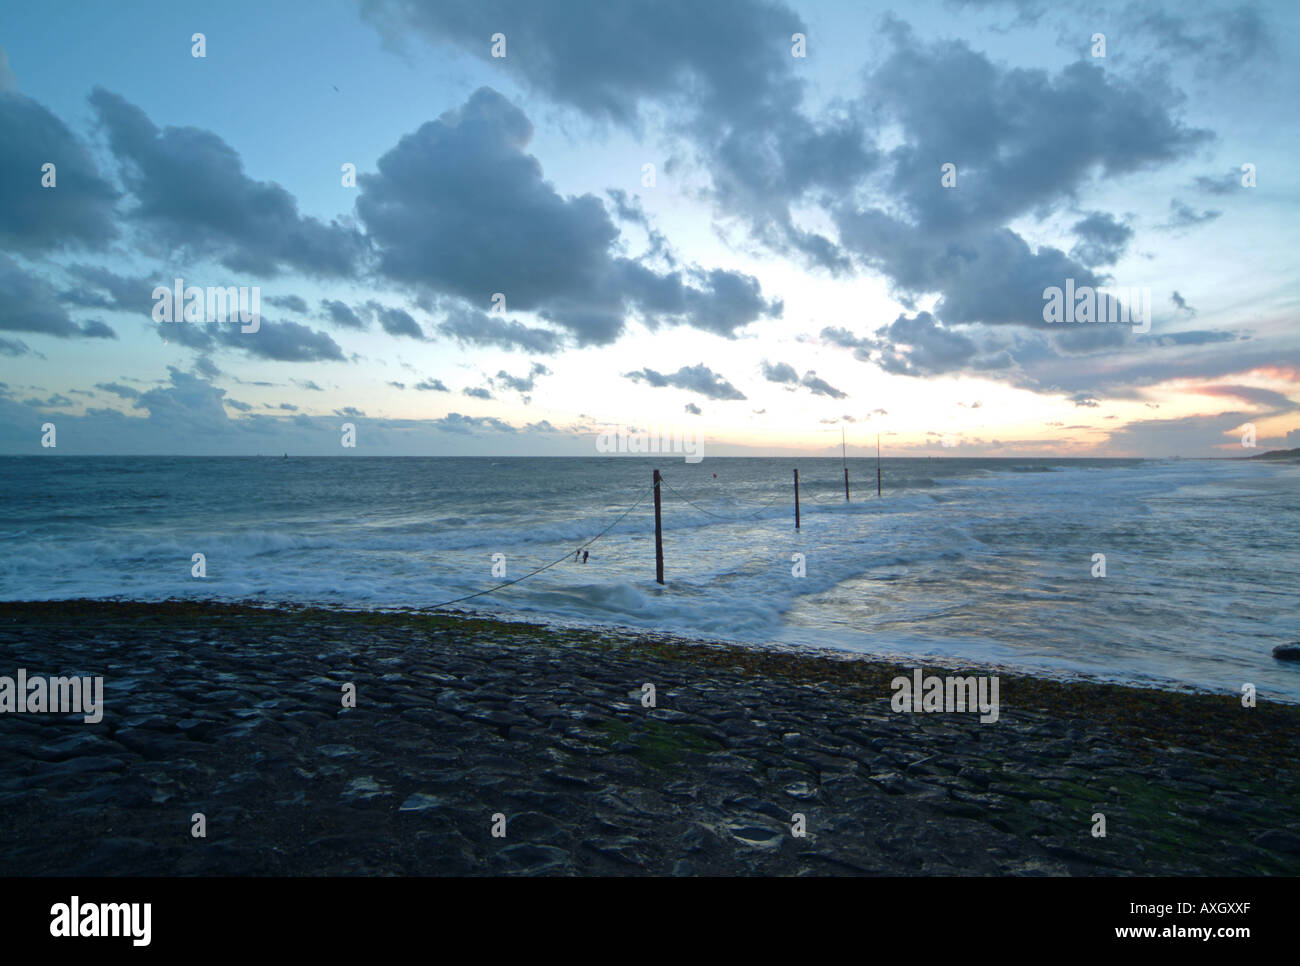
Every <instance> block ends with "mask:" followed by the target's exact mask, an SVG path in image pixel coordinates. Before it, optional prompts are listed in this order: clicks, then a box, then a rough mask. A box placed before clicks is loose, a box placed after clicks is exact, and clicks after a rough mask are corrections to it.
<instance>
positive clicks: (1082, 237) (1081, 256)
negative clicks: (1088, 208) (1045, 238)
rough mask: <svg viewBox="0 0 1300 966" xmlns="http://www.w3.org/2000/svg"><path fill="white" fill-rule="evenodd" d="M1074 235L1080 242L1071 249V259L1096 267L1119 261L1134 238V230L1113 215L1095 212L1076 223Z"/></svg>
mask: <svg viewBox="0 0 1300 966" xmlns="http://www.w3.org/2000/svg"><path fill="white" fill-rule="evenodd" d="M1074 234H1075V235H1077V236H1078V238H1079V242H1078V244H1077V245H1075V246H1074V248H1072V249H1070V257H1071V258H1076V259H1078V260H1079V261H1080V262H1081V263H1082V264H1084V265H1088V266H1089V267H1094V266H1097V265H1113V264H1115V262H1117V261H1119V259H1120V256H1122V255H1123V254H1124V250H1125V249H1126V248H1127V247H1128V243H1129V241H1130V240H1131V239H1132V237H1133V229H1132V228H1130V227H1129V226H1128V225H1126V224H1124V223H1123V222H1122V221H1118V220H1117V219H1116V218H1115V217H1114V216H1112V215H1109V214H1106V213H1105V212H1102V211H1094V212H1092V213H1091V214H1089V215H1088V216H1087V217H1086V218H1084V219H1083V220H1081V221H1077V222H1075V224H1074Z"/></svg>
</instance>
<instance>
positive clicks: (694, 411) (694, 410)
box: [685, 403, 701, 416]
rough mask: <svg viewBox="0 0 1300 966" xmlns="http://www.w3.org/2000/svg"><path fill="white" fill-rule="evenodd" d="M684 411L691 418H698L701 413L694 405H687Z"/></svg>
mask: <svg viewBox="0 0 1300 966" xmlns="http://www.w3.org/2000/svg"><path fill="white" fill-rule="evenodd" d="M685 411H686V412H688V413H690V414H691V415H692V416H698V415H700V413H701V410H700V407H699V406H697V405H695V403H687V404H686V408H685Z"/></svg>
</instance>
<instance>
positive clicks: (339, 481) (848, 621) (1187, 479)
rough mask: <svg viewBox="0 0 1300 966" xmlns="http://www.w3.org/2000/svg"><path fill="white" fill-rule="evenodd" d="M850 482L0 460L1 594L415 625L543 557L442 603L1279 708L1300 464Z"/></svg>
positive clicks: (603, 472) (391, 465)
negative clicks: (169, 602)
mask: <svg viewBox="0 0 1300 966" xmlns="http://www.w3.org/2000/svg"><path fill="white" fill-rule="evenodd" d="M655 467H658V468H660V469H661V470H662V471H663V475H664V480H665V483H664V486H663V488H662V504H663V528H664V537H663V543H664V561H665V566H664V569H665V577H666V581H667V582H666V584H665V585H664V586H659V585H658V584H657V583H656V582H655V579H654V577H655V554H654V511H653V498H652V495H651V476H652V469H653V468H655ZM795 467H798V469H799V476H800V496H801V528H800V529H799V530H798V531H796V530H795V528H794V507H793V502H794V501H793V473H792V470H793V469H794V468H795ZM848 468H849V474H850V481H851V495H852V500H851V502H846V501H845V499H844V479H843V469H842V466H841V464H840V462H839V461H838V460H825V459H799V460H793V459H705V460H704V461H703V462H700V463H696V464H690V463H686V462H685V461H684V460H683V459H682V457H680V456H677V457H665V456H660V457H657V458H654V459H647V458H640V457H593V458H573V459H506V458H501V459H453V458H429V459H423V458H412V459H402V458H393V459H385V458H365V457H334V458H324V457H322V458H309V457H304V458H289V459H279V458H247V459H240V458H201V457H176V458H166V457H157V458H154V457H58V456H47V455H41V456H30V457H4V458H0V599H6V600H50V599H62V598H72V597H95V598H124V599H133V600H159V599H164V598H168V597H191V598H215V599H230V600H251V601H254V602H261V603H267V604H270V603H281V602H290V603H308V604H317V605H325V606H331V607H347V608H357V607H361V608H392V607H398V608H427V607H431V606H434V605H437V604H440V603H443V602H444V601H449V600H452V599H454V598H458V597H462V596H464V595H467V594H474V593H477V592H479V591H482V590H485V589H488V588H491V587H494V586H496V585H498V584H501V583H503V582H504V581H505V580H514V579H515V578H518V577H521V576H523V575H525V574H527V573H529V572H530V571H533V570H534V569H536V568H539V567H543V566H544V565H547V564H550V563H552V562H554V561H556V560H560V562H559V563H558V564H556V565H555V566H552V567H550V568H549V569H546V570H543V571H541V572H540V573H537V574H535V575H533V576H530V577H528V578H527V579H524V580H521V581H519V582H518V583H515V584H512V585H511V586H508V587H504V588H502V589H500V590H497V591H495V592H492V593H489V594H486V595H483V596H479V597H475V598H473V599H470V600H466V601H463V602H460V603H458V604H456V605H455V606H456V607H457V608H459V609H463V610H473V611H475V612H478V613H481V614H485V615H495V616H501V617H505V618H516V619H517V618H532V619H539V618H540V619H546V620H550V621H557V622H564V623H577V624H584V625H594V626H622V627H632V628H639V629H649V630H657V631H666V632H673V633H679V634H683V635H688V636H693V637H700V638H709V639H725V640H731V641H741V642H751V643H769V642H778V643H785V644H791V645H796V646H799V645H803V646H817V647H828V648H836V649H844V650H850V651H857V652H862V653H867V654H873V655H881V656H891V657H899V658H904V659H907V660H909V661H919V660H924V659H926V658H941V659H944V658H946V659H949V660H951V661H962V662H968V663H977V664H988V665H993V666H1003V667H1009V668H1013V669H1022V670H1034V671H1040V672H1047V673H1049V674H1055V675H1086V676H1089V677H1094V678H1103V679H1108V680H1120V681H1130V682H1140V683H1148V684H1157V685H1165V686H1186V687H1194V688H1199V689H1210V690H1217V691H1229V692H1233V693H1240V689H1241V686H1242V684H1244V683H1246V682H1249V683H1252V684H1254V685H1255V686H1256V687H1257V688H1258V689H1259V693H1260V694H1261V695H1262V696H1271V697H1274V698H1280V699H1283V700H1287V701H1292V702H1300V667H1296V666H1294V665H1290V666H1289V665H1286V664H1283V663H1281V662H1278V661H1276V660H1274V659H1273V658H1272V656H1271V651H1272V649H1273V647H1274V646H1275V645H1277V644H1280V643H1284V642H1291V641H1296V640H1300V621H1298V620H1297V617H1298V616H1300V551H1297V533H1300V466H1297V465H1296V464H1294V463H1290V464H1287V463H1271V462H1263V461H1260V460H1253V461H1244V460H1236V461H1232V460H1221V461H1211V460H1207V461H1192V460H1187V461H1168V462H1159V461H1135V460H1127V461H1126V460H1052V459H1005V460H993V459H886V460H884V461H883V463H882V477H883V496H881V497H877V496H876V465H875V461H874V460H849V461H848ZM638 501H639V502H638ZM629 507H631V509H630V510H629ZM611 524H612V528H611ZM607 528H610V529H608V532H605V533H604V536H602V537H601V538H600V539H598V540H596V542H595V543H593V544H591V545H590V546H589V547H588V550H589V553H590V556H589V559H588V561H587V563H586V564H583V563H580V562H575V561H574V560H573V559H572V554H573V551H574V550H575V549H576V548H578V547H579V546H581V545H583V544H585V543H587V542H588V541H590V540H592V538H594V537H596V536H597V535H599V534H601V533H602V532H603V531H606V529H607ZM196 553H202V554H203V555H204V557H205V560H206V572H207V576H206V577H204V578H196V577H194V576H192V574H191V569H192V567H193V564H192V562H191V561H192V559H193V555H194V554H196ZM496 554H501V555H504V560H502V558H499V557H498V558H496V560H495V564H496V566H497V570H498V572H499V570H500V566H501V565H502V563H504V566H505V571H506V575H505V577H504V578H501V577H497V576H494V575H493V568H494V555H496ZM795 554H801V555H802V562H803V568H804V569H805V570H806V575H805V576H795V575H794V571H795V569H796V567H797V564H798V561H797V560H796V559H795V558H794V555H795ZM1096 554H1104V555H1105V576H1104V577H1095V576H1093V573H1094V570H1095V569H1097V568H1096V564H1095V562H1094V555H1096Z"/></svg>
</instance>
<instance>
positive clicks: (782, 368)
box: [763, 359, 799, 385]
mask: <svg viewBox="0 0 1300 966" xmlns="http://www.w3.org/2000/svg"><path fill="white" fill-rule="evenodd" d="M763 378H764V379H766V380H767V381H768V382H781V383H791V384H795V385H797V384H798V382H799V372H798V370H797V369H795V367H794V366H792V365H790V363H788V362H777V363H771V362H768V361H767V360H766V359H764V360H763Z"/></svg>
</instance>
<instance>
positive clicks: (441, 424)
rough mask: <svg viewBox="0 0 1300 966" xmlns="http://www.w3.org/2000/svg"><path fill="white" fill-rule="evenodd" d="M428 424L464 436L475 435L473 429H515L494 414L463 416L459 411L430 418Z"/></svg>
mask: <svg viewBox="0 0 1300 966" xmlns="http://www.w3.org/2000/svg"><path fill="white" fill-rule="evenodd" d="M429 424H430V426H432V427H433V428H434V429H438V430H442V431H444V432H448V433H458V434H460V435H466V436H472V435H475V434H474V430H475V429H490V430H493V431H495V432H498V433H513V432H515V431H516V430H515V427H514V426H511V425H510V424H509V423H506V422H502V421H501V420H499V419H497V418H496V417H495V416H465V415H462V414H461V413H448V414H447V415H446V416H443V417H442V418H441V419H433V420H430V421H429Z"/></svg>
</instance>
